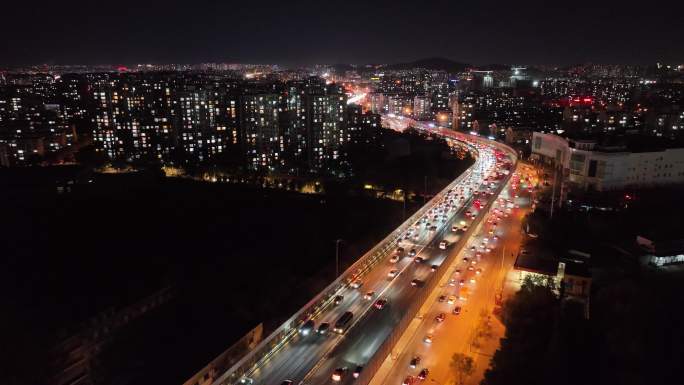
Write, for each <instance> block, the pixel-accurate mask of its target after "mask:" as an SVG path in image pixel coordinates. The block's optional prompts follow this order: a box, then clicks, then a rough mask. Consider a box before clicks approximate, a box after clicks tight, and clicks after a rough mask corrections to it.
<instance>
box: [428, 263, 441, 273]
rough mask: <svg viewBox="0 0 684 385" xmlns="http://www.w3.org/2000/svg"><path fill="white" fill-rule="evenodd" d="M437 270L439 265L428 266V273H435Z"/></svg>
mask: <svg viewBox="0 0 684 385" xmlns="http://www.w3.org/2000/svg"><path fill="white" fill-rule="evenodd" d="M438 268H439V265H432V266H430V271H432V272H433V273H434V272H435V271H437V269H438Z"/></svg>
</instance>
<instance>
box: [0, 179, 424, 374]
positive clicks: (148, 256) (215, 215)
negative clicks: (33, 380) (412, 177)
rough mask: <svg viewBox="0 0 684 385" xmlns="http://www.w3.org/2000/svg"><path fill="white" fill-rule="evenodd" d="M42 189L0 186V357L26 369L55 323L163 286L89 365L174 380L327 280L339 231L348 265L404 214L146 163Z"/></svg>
mask: <svg viewBox="0 0 684 385" xmlns="http://www.w3.org/2000/svg"><path fill="white" fill-rule="evenodd" d="M435 187H436V186H435ZM52 191H54V189H52V190H48V191H44V192H39V191H38V190H37V189H35V188H30V189H27V188H23V187H22V188H9V189H5V190H4V191H3V192H2V195H3V199H2V213H3V214H2V217H3V221H2V242H1V247H2V251H1V253H0V255H1V256H2V257H1V260H0V261H1V262H2V269H0V285H1V288H2V291H1V292H2V293H3V295H2V304H1V305H2V308H3V313H4V314H5V316H3V317H2V321H0V322H2V327H1V328H0V330H2V336H1V337H0V338H2V339H3V341H4V342H3V344H2V345H3V346H5V347H9V348H8V349H3V350H4V351H2V360H3V361H4V362H5V363H8V362H9V363H11V367H13V368H15V369H18V370H19V372H21V371H28V372H32V374H34V375H36V376H38V374H39V373H38V372H39V370H37V368H43V365H41V364H38V363H40V361H41V360H43V358H42V357H43V356H44V352H45V350H46V349H45V348H46V347H48V346H51V345H52V344H53V343H54V342H55V341H56V340H58V338H57V336H67V335H70V334H72V333H73V332H75V331H77V330H79V329H80V327H81V325H82V322H84V321H85V320H87V319H89V318H90V317H92V316H94V315H96V314H98V313H100V312H102V311H103V310H105V309H110V308H114V309H118V308H120V307H121V306H124V305H126V304H129V303H132V302H134V301H136V300H138V299H140V298H142V297H144V296H146V295H148V294H150V293H153V292H155V291H157V290H159V289H160V288H162V287H165V286H171V287H173V288H174V289H175V290H174V292H175V293H176V297H175V298H174V299H173V300H172V301H171V302H169V303H167V304H166V305H163V306H162V307H160V308H158V309H156V310H154V311H151V312H150V313H148V314H147V315H146V316H144V317H143V318H140V319H138V320H137V321H135V322H133V323H131V324H130V325H129V326H126V327H124V328H122V329H120V331H119V332H117V333H116V335H115V337H114V338H113V339H112V343H111V344H109V345H108V348H107V350H105V352H104V353H103V354H102V355H101V359H100V361H101V362H100V363H99V364H100V365H99V366H100V367H99V369H98V370H100V371H102V375H104V376H105V377H107V378H110V375H111V374H113V373H117V374H118V373H126V378H119V379H118V380H120V381H121V383H144V382H146V381H149V380H150V379H151V378H154V379H155V380H154V381H152V382H156V383H166V382H164V381H162V380H168V381H171V383H182V381H183V380H185V379H186V378H187V377H189V376H190V375H191V374H192V373H194V372H195V371H196V370H198V369H200V368H201V367H202V366H204V365H205V364H206V363H208V361H209V360H211V359H212V358H213V357H215V356H216V355H217V354H218V353H220V352H221V351H223V350H224V349H225V348H226V347H228V346H229V345H230V344H231V342H232V341H233V340H234V339H235V338H237V337H238V336H241V335H242V334H243V333H245V332H246V331H247V330H249V329H251V328H252V327H254V326H255V325H256V324H258V323H259V322H262V321H263V322H264V323H265V327H266V331H268V330H269V328H270V327H273V326H274V325H276V324H278V323H279V322H281V321H282V320H283V319H284V318H286V316H287V315H289V314H291V313H292V312H293V311H294V310H295V309H297V308H298V307H299V306H301V305H303V304H304V303H305V302H306V301H308V300H309V299H310V297H311V296H312V294H313V293H315V292H317V291H318V290H320V289H321V288H322V287H324V286H325V285H327V284H328V283H329V282H330V281H331V280H332V279H333V276H334V259H335V239H337V238H341V239H344V240H345V242H344V243H343V244H342V247H341V256H342V258H341V262H342V263H341V264H342V266H341V267H342V269H344V267H345V266H347V265H348V264H350V263H352V262H353V261H354V260H355V259H356V258H357V257H358V256H360V255H361V254H363V252H365V251H366V250H367V249H369V248H370V247H372V245H373V244H374V243H375V242H376V241H378V240H380V239H382V238H383V237H384V236H385V235H386V234H387V233H388V232H389V231H391V229H393V228H394V227H395V226H396V225H397V224H399V223H400V222H401V220H402V207H401V204H400V203H398V202H392V201H388V200H378V199H370V198H364V197H326V196H323V195H302V194H297V193H290V192H286V191H276V190H263V189H257V188H252V187H244V186H236V185H228V184H205V183H198V182H192V181H188V180H179V179H171V178H161V177H158V176H155V175H153V174H139V175H133V174H128V175H99V176H96V177H95V178H94V182H93V183H85V184H80V185H75V186H74V187H73V190H72V192H71V193H67V194H55V193H54V192H52ZM414 208H415V207H412V206H409V207H408V210H407V211H409V212H412V211H413V209H414ZM8 342H9V344H8ZM124 368H125V369H126V370H122V369H124ZM162 368H163V369H162ZM111 379H113V378H111ZM147 383H150V382H147Z"/></svg>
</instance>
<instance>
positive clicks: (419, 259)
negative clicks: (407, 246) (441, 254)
mask: <svg viewBox="0 0 684 385" xmlns="http://www.w3.org/2000/svg"><path fill="white" fill-rule="evenodd" d="M413 262H415V263H421V262H423V257H415V258H413Z"/></svg>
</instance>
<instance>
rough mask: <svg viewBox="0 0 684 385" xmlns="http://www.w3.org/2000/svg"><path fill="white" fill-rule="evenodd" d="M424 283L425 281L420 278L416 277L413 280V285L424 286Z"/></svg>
mask: <svg viewBox="0 0 684 385" xmlns="http://www.w3.org/2000/svg"><path fill="white" fill-rule="evenodd" d="M422 285H423V281H421V280H420V279H417V278H414V279H412V280H411V286H416V287H418V286H422Z"/></svg>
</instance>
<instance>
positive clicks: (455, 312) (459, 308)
mask: <svg viewBox="0 0 684 385" xmlns="http://www.w3.org/2000/svg"><path fill="white" fill-rule="evenodd" d="M452 313H454V315H459V314H461V307H460V306H456V307H455V308H454V310H453V311H452Z"/></svg>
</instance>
